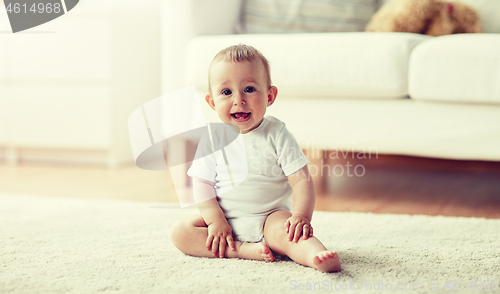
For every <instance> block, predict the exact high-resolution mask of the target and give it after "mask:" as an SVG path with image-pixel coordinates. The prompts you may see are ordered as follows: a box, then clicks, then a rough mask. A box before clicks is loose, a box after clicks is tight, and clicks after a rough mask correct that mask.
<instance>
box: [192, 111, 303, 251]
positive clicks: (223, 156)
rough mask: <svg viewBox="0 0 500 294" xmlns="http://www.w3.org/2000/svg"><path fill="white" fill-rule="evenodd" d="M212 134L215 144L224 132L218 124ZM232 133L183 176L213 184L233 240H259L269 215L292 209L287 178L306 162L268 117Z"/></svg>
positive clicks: (280, 126) (288, 136)
mask: <svg viewBox="0 0 500 294" xmlns="http://www.w3.org/2000/svg"><path fill="white" fill-rule="evenodd" d="M226 129H227V128H226ZM211 135H212V138H213V141H214V142H217V141H224V140H223V139H221V138H220V136H226V135H225V134H224V132H218V131H217V128H212V129H211ZM233 135H234V133H233ZM236 136H237V138H236V139H235V140H234V141H232V142H231V143H230V144H229V145H227V146H225V147H224V148H217V146H215V149H214V150H216V151H215V152H213V153H212V154H211V155H209V156H205V157H202V158H199V159H195V160H194V161H193V165H192V166H191V168H190V169H189V170H188V175H189V176H191V177H197V178H201V179H205V180H208V181H211V182H214V183H215V185H214V188H215V192H216V195H217V200H218V202H219V205H220V207H221V208H222V210H223V211H224V215H225V217H226V219H227V220H228V222H229V225H230V226H231V228H232V230H233V235H234V237H235V239H236V240H239V241H241V242H258V241H261V240H262V238H263V236H264V223H265V221H266V218H267V216H268V215H269V214H271V213H272V212H274V211H276V210H286V211H291V200H290V196H291V194H292V189H291V187H290V184H289V183H288V178H287V176H289V175H290V174H293V173H294V172H296V171H298V170H299V169H301V168H302V167H304V166H305V165H306V164H307V163H308V162H309V161H308V160H307V158H306V157H305V155H304V153H303V152H302V150H301V149H300V147H299V145H298V144H297V142H296V140H295V138H294V137H293V135H292V134H291V133H290V132H289V131H288V130H287V129H286V127H285V124H284V123H283V122H281V121H280V120H278V119H277V118H274V117H272V116H268V117H265V118H264V120H263V121H262V123H261V124H260V125H259V126H258V127H257V128H256V129H254V130H252V131H250V132H248V133H246V134H239V135H236ZM233 139H234V137H233ZM230 141H231V140H230ZM200 148H202V147H200V145H199V147H198V150H197V153H198V152H199V150H200ZM217 149H219V150H218V151H217ZM228 166H229V168H228Z"/></svg>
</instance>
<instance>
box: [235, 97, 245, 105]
mask: <svg viewBox="0 0 500 294" xmlns="http://www.w3.org/2000/svg"><path fill="white" fill-rule="evenodd" d="M233 103H234V105H244V104H245V99H243V97H242V96H241V95H235V97H234V102H233Z"/></svg>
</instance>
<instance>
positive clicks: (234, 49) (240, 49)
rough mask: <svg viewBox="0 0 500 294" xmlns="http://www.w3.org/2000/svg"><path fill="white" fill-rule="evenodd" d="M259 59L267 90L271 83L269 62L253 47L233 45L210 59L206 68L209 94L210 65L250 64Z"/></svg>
mask: <svg viewBox="0 0 500 294" xmlns="http://www.w3.org/2000/svg"><path fill="white" fill-rule="evenodd" d="M258 59H260V60H261V61H262V64H263V65H264V71H265V73H266V82H267V85H268V88H270V87H271V85H272V82H271V70H270V67H269V61H267V59H266V58H265V57H264V55H262V53H260V51H259V50H257V49H255V48H254V47H252V46H250V45H245V44H241V43H240V44H238V45H233V46H229V47H227V48H225V49H222V50H221V51H219V53H217V55H215V57H214V59H212V62H211V63H210V67H209V68H208V89H209V91H210V92H212V90H211V89H212V88H211V86H210V68H212V64H214V63H215V62H217V61H224V62H234V63H236V62H252V61H254V60H258Z"/></svg>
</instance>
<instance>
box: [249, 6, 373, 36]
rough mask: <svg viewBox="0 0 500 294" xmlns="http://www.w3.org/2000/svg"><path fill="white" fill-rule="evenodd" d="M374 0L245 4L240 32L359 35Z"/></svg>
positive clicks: (371, 10) (368, 18) (367, 18)
mask: <svg viewBox="0 0 500 294" xmlns="http://www.w3.org/2000/svg"><path fill="white" fill-rule="evenodd" d="M377 4H378V3H377V0H334V1H325V0H296V1H289V0H246V1H245V2H244V6H243V17H242V27H243V29H244V31H243V32H245V33H251V34H268V33H306V32H360V31H364V29H365V27H366V24H367V23H368V21H369V20H370V18H371V16H372V15H373V13H375V11H376V10H377V8H378V5H377Z"/></svg>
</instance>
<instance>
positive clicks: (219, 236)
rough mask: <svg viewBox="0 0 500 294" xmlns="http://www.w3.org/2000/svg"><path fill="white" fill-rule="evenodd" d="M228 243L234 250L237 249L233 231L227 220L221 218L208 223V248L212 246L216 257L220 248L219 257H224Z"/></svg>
mask: <svg viewBox="0 0 500 294" xmlns="http://www.w3.org/2000/svg"><path fill="white" fill-rule="evenodd" d="M226 244H229V247H230V248H231V250H232V251H235V250H236V248H235V246H234V241H233V231H232V229H231V226H229V224H228V223H227V220H226V219H220V220H217V221H215V222H213V223H211V224H210V225H208V237H207V243H206V246H207V250H210V248H211V249H212V254H213V256H214V257H216V256H217V249H218V250H219V257H220V258H223V257H224V252H226Z"/></svg>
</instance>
